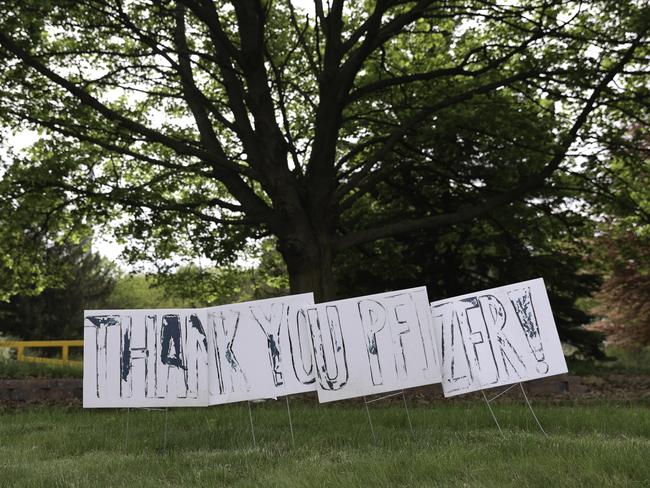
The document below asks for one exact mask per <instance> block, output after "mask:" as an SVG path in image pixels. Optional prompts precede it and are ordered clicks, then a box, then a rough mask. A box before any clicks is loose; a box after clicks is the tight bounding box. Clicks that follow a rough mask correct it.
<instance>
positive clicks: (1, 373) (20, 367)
mask: <svg viewBox="0 0 650 488" xmlns="http://www.w3.org/2000/svg"><path fill="white" fill-rule="evenodd" d="M82 377H83V368H82V367H81V366H69V365H68V366H65V365H60V366H59V365H53V364H39V363H21V362H18V361H16V360H14V359H2V358H0V379H24V378H82Z"/></svg>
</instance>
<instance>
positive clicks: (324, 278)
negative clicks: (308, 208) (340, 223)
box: [278, 233, 336, 302]
mask: <svg viewBox="0 0 650 488" xmlns="http://www.w3.org/2000/svg"><path fill="white" fill-rule="evenodd" d="M278 250H279V251H280V253H281V254H282V257H283V258H284V261H285V263H286V264H287V271H288V273H289V286H290V288H291V293H292V294H296V293H309V292H313V293H314V300H316V301H317V302H324V301H329V300H334V299H335V298H336V283H335V281H334V273H333V272H332V263H333V261H334V250H333V247H332V245H331V242H330V239H329V237H328V236H327V235H326V234H320V233H319V234H315V235H302V236H300V237H295V236H294V237H287V238H284V239H282V238H280V239H279V242H278Z"/></svg>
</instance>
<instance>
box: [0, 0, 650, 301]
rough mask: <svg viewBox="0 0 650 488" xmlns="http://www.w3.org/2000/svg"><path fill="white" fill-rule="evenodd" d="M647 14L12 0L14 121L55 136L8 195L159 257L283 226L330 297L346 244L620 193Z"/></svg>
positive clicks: (7, 39)
mask: <svg viewBox="0 0 650 488" xmlns="http://www.w3.org/2000/svg"><path fill="white" fill-rule="evenodd" d="M648 29H649V21H648V9H647V7H646V6H645V5H643V3H642V2H638V1H636V0H625V1H618V2H610V1H602V0H590V1H588V2H584V1H580V0H575V1H573V0H569V1H555V0H526V1H522V2H516V3H504V4H501V3H490V2H487V3H486V2H483V1H463V2H460V1H450V2H436V1H421V2H415V1H413V2H411V1H402V0H382V1H377V2H374V1H367V2H344V1H342V0H334V1H332V2H326V3H324V2H322V1H320V0H315V2H314V10H313V12H311V13H310V12H307V11H304V10H301V9H299V8H296V6H295V5H293V4H292V3H291V2H290V1H287V0H282V1H280V0H278V1H268V2H262V1H259V0H257V1H256V0H242V1H237V2H226V1H207V0H182V1H181V0H178V1H166V2H157V1H148V0H137V1H132V2H118V1H112V0H111V1H104V0H83V1H72V0H57V1H42V0H21V1H17V0H4V1H3V2H1V3H0V72H1V75H0V76H1V77H2V78H1V79H2V81H1V86H2V88H1V90H2V92H1V94H2V97H0V100H1V102H0V117H2V120H3V121H4V123H5V124H6V125H8V126H10V127H12V128H17V127H22V126H25V125H27V126H29V127H32V128H36V129H38V130H40V131H41V139H40V141H39V142H38V144H37V145H36V146H35V147H34V148H33V149H32V151H31V153H30V154H29V157H28V158H27V159H26V160H24V161H18V162H12V165H14V164H17V165H18V166H21V165H22V166H24V168H25V170H26V171H20V170H19V169H17V170H15V171H7V172H6V173H5V179H6V180H7V182H8V183H7V185H9V186H10V187H12V188H15V192H14V195H13V196H12V197H10V198H7V199H6V202H5V204H4V205H5V207H6V208H7V209H8V210H5V209H3V210H2V211H4V212H5V213H6V214H7V215H8V214H10V213H14V212H15V211H16V210H17V209H20V210H21V211H23V212H26V214H27V216H26V217H22V219H24V220H25V224H26V225H27V224H29V223H30V222H33V220H34V219H31V217H30V216H29V215H30V214H29V213H28V211H29V208H30V206H29V205H28V204H27V203H26V202H28V201H30V199H32V198H33V197H34V195H36V194H43V195H42V196H43V197H44V198H43V199H42V200H41V201H40V202H39V205H40V206H41V207H42V210H43V211H42V212H39V213H38V215H41V214H46V213H47V212H46V209H49V213H51V214H52V215H54V214H59V213H62V214H63V215H64V216H66V215H68V216H69V215H74V216H75V217H76V218H77V220H74V221H71V220H70V219H68V218H66V217H61V218H58V217H57V218H55V221H57V222H60V224H61V225H60V226H57V225H51V223H50V225H47V226H45V227H44V228H43V227H41V226H37V228H43V229H44V230H45V229H47V230H48V232H49V233H50V234H51V235H55V236H59V237H60V234H61V232H64V233H65V231H64V230H63V229H64V228H69V227H74V226H75V225H79V222H92V223H93V224H97V223H99V224H101V223H104V224H106V223H108V222H115V221H116V218H117V217H118V216H122V215H124V214H126V216H125V217H122V218H121V219H119V220H118V221H119V222H120V223H119V224H118V225H115V226H114V227H115V229H114V232H115V233H117V234H118V236H120V237H121V238H122V239H124V240H127V238H131V237H133V238H135V240H136V241H135V242H136V245H134V246H133V247H132V248H131V250H130V255H131V256H132V257H133V259H140V258H143V257H144V258H148V259H151V260H155V261H159V260H160V259H164V258H168V257H169V256H170V255H175V254H194V255H202V256H206V257H208V258H211V259H214V260H216V261H218V262H219V263H220V264H230V265H232V263H233V262H234V261H235V259H236V254H237V251H238V250H240V249H241V248H242V247H243V246H244V245H245V243H246V242H247V240H248V239H250V238H259V237H262V236H269V235H273V236H275V237H276V238H277V243H278V250H279V251H280V253H281V255H282V257H283V259H284V261H285V262H286V265H287V271H288V274H289V278H290V283H291V289H292V290H293V291H312V290H313V291H315V292H316V295H317V296H318V297H319V298H324V299H326V298H332V297H334V296H335V295H336V289H335V286H334V274H333V272H332V263H333V261H334V259H335V258H336V256H337V254H339V253H342V252H344V251H345V250H347V249H351V248H355V246H359V245H365V244H367V243H370V242H375V241H377V240H378V239H385V238H392V237H399V236H405V235H412V234H422V233H426V232H436V233H438V232H439V231H440V229H441V228H444V227H447V226H454V225H463V226H464V225H465V224H466V223H468V222H471V221H474V220H475V219H477V218H485V217H486V216H491V215H492V214H493V213H495V212H498V211H500V209H503V208H505V207H507V206H509V205H513V204H515V203H516V204H517V205H516V208H522V203H525V205H526V206H532V205H534V204H536V203H538V202H540V201H541V202H542V203H543V204H544V205H554V206H555V207H557V206H558V205H560V204H566V203H567V202H568V201H572V200H573V199H575V198H576V195H577V194H578V193H580V195H582V196H584V195H585V194H586V193H588V194H590V195H591V194H593V193H594V192H600V193H601V194H602V193H604V192H603V191H602V188H603V187H602V185H603V184H604V183H605V180H603V179H602V178H601V173H602V172H603V171H605V172H607V171H608V169H609V167H608V164H609V163H608V162H609V161H610V159H607V158H601V157H600V156H601V155H602V154H603V153H610V154H611V153H612V152H613V151H614V150H617V148H619V147H621V143H622V138H620V137H615V135H616V131H617V130H618V129H620V127H622V126H626V127H629V126H630V122H631V121H638V120H637V119H641V120H643V119H642V117H640V115H639V114H644V113H646V111H647V105H648V104H647V101H648V89H647V86H648V85H647V74H648V73H647V71H646V68H645V65H644V61H645V57H646V56H647V53H648ZM646 120H647V119H646ZM639 123H641V122H639ZM594 174H596V175H597V176H598V177H597V178H592V175H594ZM619 174H621V173H619ZM383 182H396V183H398V184H399V185H401V187H402V192H404V193H406V194H411V193H412V194H414V195H415V194H417V195H418V196H419V197H420V199H419V201H417V202H409V201H408V199H404V200H403V202H402V203H403V205H402V207H401V208H398V207H396V206H385V205H383V206H382V205H381V201H379V203H377V202H376V201H375V200H376V199H377V198H379V195H378V193H380V192H382V191H383V190H382V188H381V187H382V184H383ZM549 188H551V190H552V191H551V192H549V191H548V190H549ZM45 189H47V190H46V191H45ZM420 189H423V190H424V189H426V190H427V191H420ZM44 191H45V193H43V192H44ZM20 202H24V203H20ZM12 205H13V207H14V208H13V209H12ZM373 206H374V207H378V210H379V211H375V210H376V209H375V208H374V207H373ZM71 209H74V212H72V211H71ZM368 209H370V210H371V211H370V212H368ZM388 209H390V211H389V210H388ZM41 216H42V215H41ZM5 218H7V217H6V216H3V220H4V219H5ZM50 220H51V217H50ZM64 224H65V225H64ZM50 227H51V229H50ZM13 239H14V240H22V239H23V236H22V235H14V237H13ZM9 248H10V246H8V247H7V249H9ZM16 266H17V265H16V264H14V263H13V262H11V263H5V267H7V268H11V269H13V268H15V267H16ZM41 281H43V280H41ZM16 286H18V285H16ZM39 286H41V287H42V286H43V285H39Z"/></svg>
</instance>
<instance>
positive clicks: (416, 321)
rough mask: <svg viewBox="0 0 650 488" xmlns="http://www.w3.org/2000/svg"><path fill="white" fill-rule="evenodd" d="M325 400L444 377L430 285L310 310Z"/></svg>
mask: <svg viewBox="0 0 650 488" xmlns="http://www.w3.org/2000/svg"><path fill="white" fill-rule="evenodd" d="M307 319H308V322H309V327H310V331H311V336H312V341H313V348H314V358H315V361H316V369H317V376H318V399H319V401H320V402H329V401H333V400H341V399H344V398H353V397H360V396H364V395H372V394H376V393H385V392H388V391H394V390H400V389H403V388H410V387H414V386H421V385H427V384H432V383H439V382H440V370H439V365H438V359H437V353H436V348H435V341H434V332H433V327H432V323H431V317H430V315H429V307H428V298H427V291H426V288H425V287H419V288H412V289H408V290H401V291H394V292H388V293H379V294H376V295H369V296H365V297H358V298H350V299H346V300H338V301H333V302H328V303H321V304H317V305H315V306H313V307H312V308H310V309H308V310H307Z"/></svg>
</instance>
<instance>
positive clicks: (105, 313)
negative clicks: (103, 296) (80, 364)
mask: <svg viewBox="0 0 650 488" xmlns="http://www.w3.org/2000/svg"><path fill="white" fill-rule="evenodd" d="M207 361H208V351H207V335H206V316H205V312H204V311H203V310H185V309H171V310H87V311H86V312H85V317H84V380H83V405H84V407H86V408H93V407H171V406H178V407H180V406H205V405H207V404H208V366H207Z"/></svg>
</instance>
